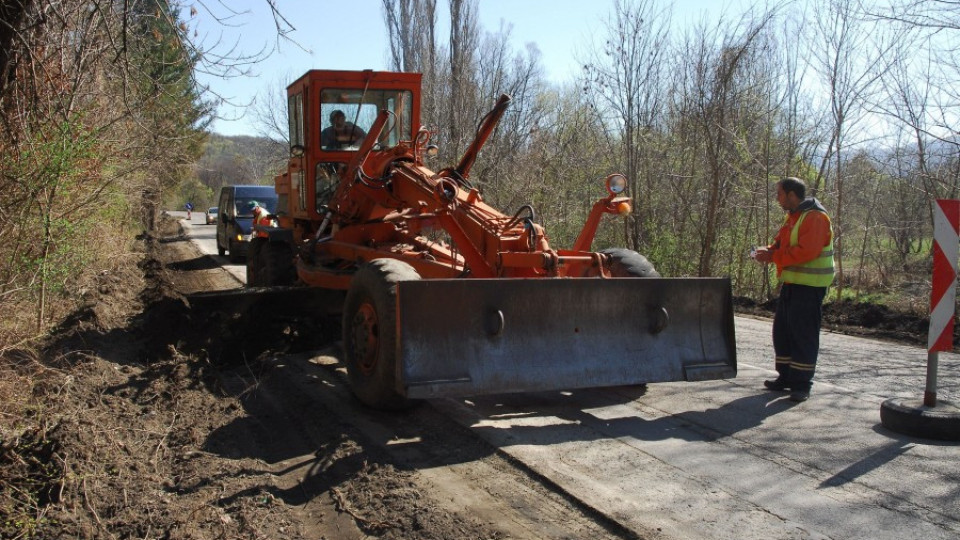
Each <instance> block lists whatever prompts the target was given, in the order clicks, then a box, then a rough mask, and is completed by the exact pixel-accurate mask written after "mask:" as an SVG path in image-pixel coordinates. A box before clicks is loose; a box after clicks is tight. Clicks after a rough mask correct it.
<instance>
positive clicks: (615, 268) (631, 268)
mask: <svg viewBox="0 0 960 540" xmlns="http://www.w3.org/2000/svg"><path fill="white" fill-rule="evenodd" d="M600 253H603V254H604V255H606V256H607V257H609V258H610V273H611V274H613V277H638V278H658V277H660V273H659V272H657V270H656V269H655V268H654V267H653V264H652V263H651V262H650V261H648V260H647V258H646V257H644V256H643V255H641V254H639V253H637V252H636V251H633V250H630V249H624V248H611V249H604V250H602V251H601V252H600Z"/></svg>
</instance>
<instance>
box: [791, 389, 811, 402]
mask: <svg viewBox="0 0 960 540" xmlns="http://www.w3.org/2000/svg"><path fill="white" fill-rule="evenodd" d="M808 399H810V392H804V391H802V390H797V391H796V392H790V401H796V402H797V403H801V402H803V401H806V400H808Z"/></svg>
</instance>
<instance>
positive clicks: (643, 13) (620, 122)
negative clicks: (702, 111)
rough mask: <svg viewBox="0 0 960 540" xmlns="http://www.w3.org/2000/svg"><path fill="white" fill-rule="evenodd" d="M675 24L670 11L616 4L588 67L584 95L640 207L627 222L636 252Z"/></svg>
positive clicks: (646, 1)
mask: <svg viewBox="0 0 960 540" xmlns="http://www.w3.org/2000/svg"><path fill="white" fill-rule="evenodd" d="M671 18H672V13H671V12H670V10H669V8H665V7H660V6H659V4H658V3H656V2H654V1H652V0H641V1H639V2H627V1H626V0H619V1H617V2H615V3H614V7H613V13H612V15H611V16H610V18H609V20H608V21H607V37H606V40H605V42H604V43H603V45H602V46H601V47H600V50H599V51H597V52H596V53H595V55H594V56H593V58H592V59H591V60H590V61H589V62H588V63H587V64H586V66H585V67H586V69H585V79H584V85H585V91H586V92H587V93H588V94H589V95H590V96H591V97H592V99H593V101H594V104H595V108H596V110H597V111H598V113H599V115H600V118H601V119H602V120H603V122H604V124H605V125H606V126H607V129H608V131H609V132H610V135H612V137H611V139H612V140H614V141H618V142H619V149H620V151H619V152H618V154H619V160H618V161H619V164H620V166H621V167H623V172H624V173H625V174H626V175H627V179H628V180H629V182H630V186H629V191H630V193H632V194H633V195H634V199H635V201H636V206H637V208H636V212H635V216H640V217H639V218H638V217H634V218H633V219H630V220H628V221H626V222H625V224H626V225H627V227H628V229H627V231H626V232H627V234H626V239H625V240H626V241H627V244H628V245H629V246H630V247H632V248H633V249H635V250H639V249H641V246H642V245H644V244H645V243H646V238H645V231H644V227H643V223H644V221H643V219H642V216H645V215H647V212H648V210H650V205H649V202H648V201H649V200H650V199H649V198H648V197H646V196H645V195H646V192H647V191H648V189H649V188H650V185H651V182H652V181H653V176H654V175H655V173H654V171H653V170H652V169H651V167H652V165H653V163H654V162H655V161H656V155H657V153H658V152H657V145H656V144H655V142H654V141H655V140H656V137H655V135H656V132H657V130H658V129H659V128H660V127H661V126H662V125H663V113H664V109H665V107H664V94H665V90H666V88H665V85H664V77H665V73H666V70H667V68H668V63H667V62H668V55H669V54H670V42H669V39H668V36H669V29H670V25H671Z"/></svg>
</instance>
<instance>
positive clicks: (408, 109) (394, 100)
mask: <svg viewBox="0 0 960 540" xmlns="http://www.w3.org/2000/svg"><path fill="white" fill-rule="evenodd" d="M412 108H413V94H412V93H411V92H409V91H405V90H367V91H364V90H363V89H356V90H351V89H342V88H338V89H326V90H323V91H322V92H321V93H320V111H319V115H320V118H318V119H317V125H319V126H320V147H321V149H323V150H328V151H343V150H357V149H358V148H360V144H361V143H363V141H364V140H365V139H366V137H367V134H368V132H369V131H370V127H371V126H373V123H374V121H375V120H376V119H377V114H378V113H379V112H380V110H387V111H389V112H390V118H389V119H388V120H387V123H386V125H385V126H384V129H383V133H382V134H381V136H380V140H379V141H378V143H379V144H380V145H382V146H386V147H389V146H395V145H396V144H397V143H398V142H400V141H401V140H410V139H411V122H410V115H411V113H412Z"/></svg>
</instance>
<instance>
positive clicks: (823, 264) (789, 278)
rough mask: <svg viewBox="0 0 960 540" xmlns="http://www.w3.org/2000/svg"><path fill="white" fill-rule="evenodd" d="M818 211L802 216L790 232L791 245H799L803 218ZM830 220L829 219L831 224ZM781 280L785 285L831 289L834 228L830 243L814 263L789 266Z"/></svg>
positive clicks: (807, 211)
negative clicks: (792, 284)
mask: <svg viewBox="0 0 960 540" xmlns="http://www.w3.org/2000/svg"><path fill="white" fill-rule="evenodd" d="M816 211H817V210H805V211H804V212H803V213H802V214H800V219H798V220H797V222H796V223H795V224H794V226H793V229H792V230H791V231H790V245H791V246H795V245H797V244H798V243H799V238H800V224H801V223H803V218H805V217H807V214H808V213H810V212H816ZM829 220H830V218H829V217H828V218H827V221H828V222H829ZM780 279H781V280H782V281H783V282H784V283H794V284H796V285H809V286H810V287H829V286H830V284H831V283H833V227H831V228H830V243H829V244H827V245H826V246H825V247H824V248H823V251H821V252H820V255H819V256H818V257H817V258H816V259H813V260H812V261H807V262H805V263H803V264H798V265H795V266H787V267H786V268H784V269H783V272H781V273H780Z"/></svg>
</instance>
